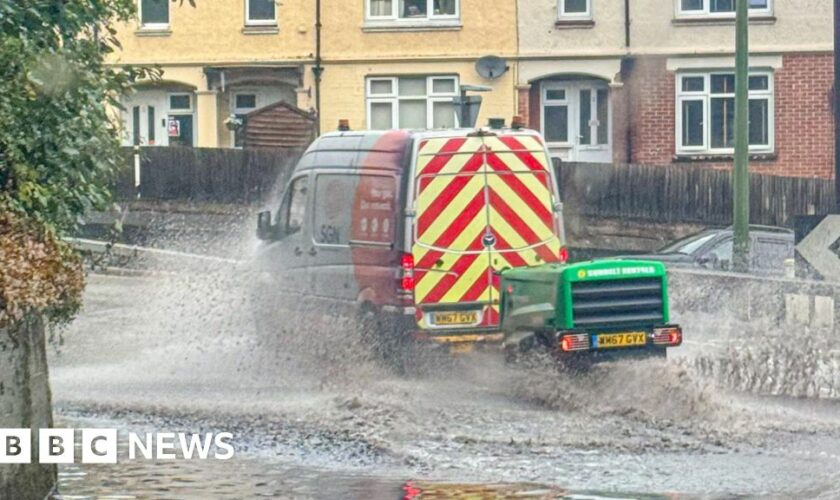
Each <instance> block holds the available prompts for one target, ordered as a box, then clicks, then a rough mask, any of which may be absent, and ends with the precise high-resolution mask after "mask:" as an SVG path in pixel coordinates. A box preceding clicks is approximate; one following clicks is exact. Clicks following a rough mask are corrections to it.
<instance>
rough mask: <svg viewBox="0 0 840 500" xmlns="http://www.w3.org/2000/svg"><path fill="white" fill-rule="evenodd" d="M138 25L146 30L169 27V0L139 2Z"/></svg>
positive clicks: (142, 0) (141, 0)
mask: <svg viewBox="0 0 840 500" xmlns="http://www.w3.org/2000/svg"><path fill="white" fill-rule="evenodd" d="M140 24H141V25H142V26H143V27H146V28H155V27H166V26H169V0H140Z"/></svg>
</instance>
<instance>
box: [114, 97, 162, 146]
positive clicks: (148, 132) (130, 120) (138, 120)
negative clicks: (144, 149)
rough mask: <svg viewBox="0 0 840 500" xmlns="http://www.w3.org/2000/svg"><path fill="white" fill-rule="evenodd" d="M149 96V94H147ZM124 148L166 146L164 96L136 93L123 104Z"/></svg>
mask: <svg viewBox="0 0 840 500" xmlns="http://www.w3.org/2000/svg"><path fill="white" fill-rule="evenodd" d="M149 94H151V93H149ZM124 116H125V120H124V123H125V125H126V126H125V131H126V136H125V137H124V140H123V144H124V145H125V146H133V145H140V146H167V145H168V144H169V138H168V136H167V133H166V120H167V106H166V99H165V96H162V95H161V96H157V95H154V96H152V95H143V93H138V94H137V95H136V96H134V98H133V99H131V100H129V101H127V102H126V104H125V111H124Z"/></svg>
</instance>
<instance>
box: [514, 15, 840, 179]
mask: <svg viewBox="0 0 840 500" xmlns="http://www.w3.org/2000/svg"><path fill="white" fill-rule="evenodd" d="M749 2H750V43H751V45H750V49H751V50H750V53H751V59H750V64H751V76H750V80H749V88H750V105H749V109H750V116H749V120H750V150H751V152H752V162H751V168H752V169H753V170H754V171H760V172H768V173H773V174H779V175H797V176H822V177H828V176H830V175H831V172H832V169H833V167H832V165H833V121H832V105H833V103H832V100H831V90H832V78H833V76H832V75H833V59H832V54H831V50H832V47H833V36H832V2H829V1H824V0H749ZM518 4H519V71H518V79H517V91H518V96H519V99H518V101H519V110H520V113H522V114H525V115H527V116H528V120H529V123H530V125H531V126H532V127H534V128H537V129H540V130H541V131H542V132H543V134H544V135H545V137H546V140H547V141H548V144H549V146H550V148H551V150H552V153H553V154H554V155H555V156H558V157H560V158H563V159H565V160H570V161H591V162H634V163H647V164H672V163H683V162H694V163H701V164H704V165H709V166H713V167H725V166H728V165H730V164H731V156H732V153H733V145H734V144H733V142H734V134H733V122H734V66H735V59H734V54H733V51H734V46H735V41H734V33H735V29H734V17H735V16H734V8H735V2H734V0H625V1H617V0H519V1H518Z"/></svg>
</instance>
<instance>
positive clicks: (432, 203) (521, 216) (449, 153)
mask: <svg viewBox="0 0 840 500" xmlns="http://www.w3.org/2000/svg"><path fill="white" fill-rule="evenodd" d="M550 180H551V177H550V175H549V171H548V162H547V158H546V155H545V153H544V149H543V146H542V144H541V143H540V142H539V139H538V138H536V137H530V136H520V137H511V136H506V137H459V138H440V139H428V140H426V141H424V142H422V143H421V144H420V146H419V155H418V161H417V178H416V183H417V186H416V208H417V223H416V227H415V231H416V232H415V245H414V248H413V249H412V251H413V253H414V259H415V262H416V263H417V264H416V274H415V279H416V285H415V299H416V302H417V303H418V304H419V305H420V306H421V307H422V305H423V304H434V303H459V302H473V303H482V304H486V305H485V306H484V315H483V318H482V322H481V325H480V326H482V327H494V326H496V325H497V324H498V308H497V306H496V305H494V304H493V302H494V299H496V298H498V276H496V275H495V274H494V273H493V271H494V269H496V270H497V269H501V268H504V267H521V266H527V265H533V264H537V263H540V262H552V261H556V260H557V256H558V253H559V250H560V242H559V240H558V239H557V238H556V236H555V229H554V216H553V213H552V206H551V205H552V199H551V188H550V185H551V182H550ZM488 234H492V235H493V237H494V238H495V244H494V245H493V246H492V248H490V247H487V246H485V244H484V242H483V239H484V238H485V236H486V235H488ZM418 321H419V323H420V326H421V327H425V326H427V325H425V320H424V319H423V317H422V314H418Z"/></svg>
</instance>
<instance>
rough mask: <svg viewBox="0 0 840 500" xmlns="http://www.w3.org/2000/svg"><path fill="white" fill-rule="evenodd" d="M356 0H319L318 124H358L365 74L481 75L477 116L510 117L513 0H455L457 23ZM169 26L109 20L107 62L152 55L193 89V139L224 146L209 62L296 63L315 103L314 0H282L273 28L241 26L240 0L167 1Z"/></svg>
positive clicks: (308, 103) (304, 104)
mask: <svg viewBox="0 0 840 500" xmlns="http://www.w3.org/2000/svg"><path fill="white" fill-rule="evenodd" d="M365 3H366V2H365V0H322V21H321V22H322V26H323V29H322V35H321V40H322V58H323V66H324V73H323V80H322V86H321V111H322V114H321V127H322V130H323V131H327V130H332V129H334V128H335V127H336V124H337V123H338V120H339V119H340V118H347V119H349V120H351V124H352V126H353V128H354V129H361V128H366V127H367V123H366V101H365V81H366V78H367V77H368V76H408V75H418V76H419V75H424V76H428V75H458V76H459V81H460V83H461V84H480V85H489V86H491V87H492V88H493V91H492V92H489V93H485V94H483V97H484V104H483V106H482V112H481V115H480V117H479V123H486V120H487V118H489V117H504V118H505V119H507V120H509V119H510V117H511V116H512V115H513V114H514V112H515V109H516V102H515V101H516V97H515V86H514V81H515V75H516V61H515V58H516V55H517V23H516V11H517V6H516V1H514V0H460V16H459V22H458V23H457V26H451V25H450V26H446V27H443V28H442V27H440V26H435V25H434V23H428V22H427V23H426V24H423V23H417V26H415V27H413V28H405V27H399V28H394V27H391V28H388V27H386V28H385V30H384V31H383V30H382V26H381V25H380V26H378V29H379V30H376V29H372V28H371V23H370V22H368V21H366V20H365ZM169 12H170V13H169V20H170V22H169V27H168V29H165V30H148V29H144V28H141V26H140V24H139V21H137V20H135V21H132V22H129V23H125V24H122V25H119V26H116V28H117V37H118V39H119V40H120V43H121V44H122V50H120V51H117V52H116V53H115V54H114V55H113V56H112V58H111V61H110V62H112V63H114V64H149V65H150V64H155V65H159V66H160V67H161V68H162V70H163V72H164V74H163V79H164V80H165V81H167V82H171V83H177V84H183V85H187V86H189V87H191V88H192V89H194V91H195V103H196V104H195V109H196V111H195V116H196V120H195V134H196V145H197V146H228V145H230V133H229V132H228V131H227V130H226V129H225V128H224V125H223V123H222V122H223V121H224V119H225V118H226V116H227V111H226V109H224V103H223V102H222V101H220V100H219V99H217V94H216V93H215V92H212V91H208V87H207V78H206V75H205V73H204V69H205V68H206V67H208V66H212V67H227V66H237V67H248V66H253V67H261V66H262V67H265V66H284V67H290V66H291V67H299V68H300V70H301V72H302V80H303V84H302V86H301V88H300V89H299V91H298V94H297V103H296V104H297V105H298V106H299V107H301V108H303V109H311V108H314V107H315V88H314V87H315V82H314V77H313V73H312V67H313V63H314V57H315V40H316V33H315V27H314V26H315V1H314V0H283V1H282V2H278V6H277V28H276V29H275V30H272V29H250V28H246V26H245V0H198V1H197V2H196V6H195V7H193V6H191V5H190V4H189V2H187V1H184V2H183V3H181V2H172V3H170V11H169ZM491 54H492V55H497V56H501V57H504V58H505V59H506V60H507V61H508V64H509V66H510V70H509V71H508V72H507V73H506V74H505V75H503V76H502V77H501V78H498V79H495V80H485V79H483V78H481V77H480V76H479V75H478V74H477V73H476V71H475V62H476V61H477V60H478V58H479V57H481V56H486V55H491Z"/></svg>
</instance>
